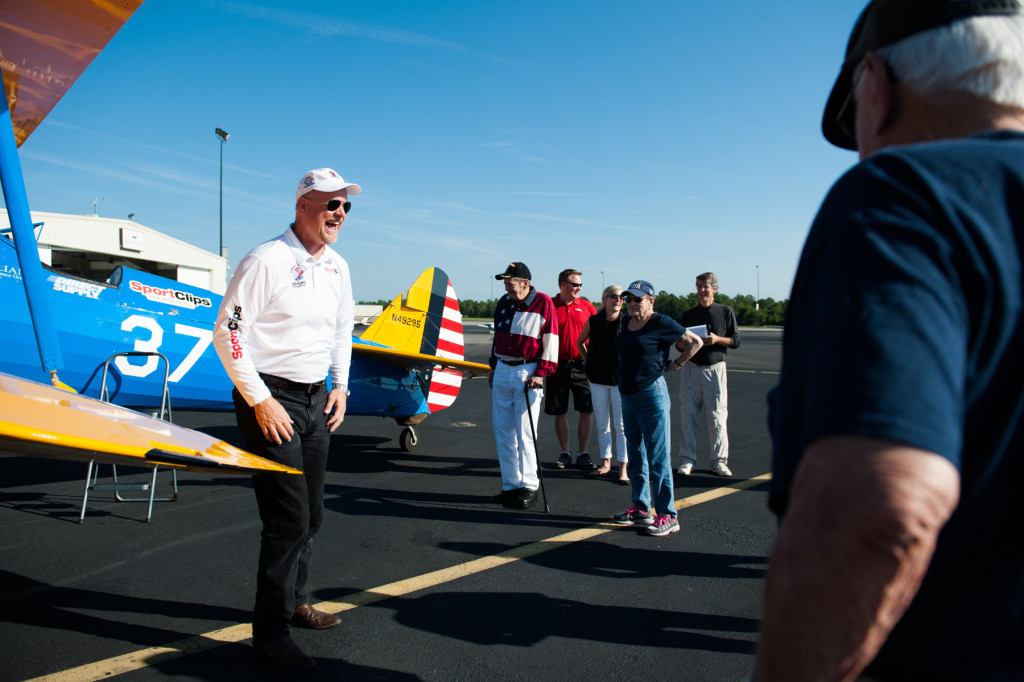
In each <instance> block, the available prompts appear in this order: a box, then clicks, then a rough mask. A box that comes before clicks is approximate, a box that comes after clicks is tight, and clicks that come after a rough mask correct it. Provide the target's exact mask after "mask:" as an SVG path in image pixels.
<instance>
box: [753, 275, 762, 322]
mask: <svg viewBox="0 0 1024 682" xmlns="http://www.w3.org/2000/svg"><path fill="white" fill-rule="evenodd" d="M754 270H755V271H757V300H756V301H754V310H755V311H757V323H758V324H761V266H760V265H755V266H754Z"/></svg>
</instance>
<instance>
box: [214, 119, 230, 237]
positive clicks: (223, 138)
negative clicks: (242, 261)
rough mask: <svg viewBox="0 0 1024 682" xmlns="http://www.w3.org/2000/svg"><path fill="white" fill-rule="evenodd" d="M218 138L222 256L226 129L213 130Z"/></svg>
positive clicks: (218, 127)
mask: <svg viewBox="0 0 1024 682" xmlns="http://www.w3.org/2000/svg"><path fill="white" fill-rule="evenodd" d="M214 133H215V134H216V135H217V137H219V138H220V252H219V253H220V255H221V256H222V257H223V256H224V143H225V142H227V141H228V133H227V131H226V130H224V129H222V128H221V127H220V126H217V130H215V131H214Z"/></svg>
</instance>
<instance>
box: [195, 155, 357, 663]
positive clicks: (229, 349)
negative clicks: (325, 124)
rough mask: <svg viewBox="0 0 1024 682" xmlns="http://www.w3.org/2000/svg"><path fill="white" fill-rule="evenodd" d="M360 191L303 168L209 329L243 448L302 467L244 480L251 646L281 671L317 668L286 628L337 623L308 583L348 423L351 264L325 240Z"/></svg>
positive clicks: (330, 174)
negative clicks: (336, 446) (289, 218)
mask: <svg viewBox="0 0 1024 682" xmlns="http://www.w3.org/2000/svg"><path fill="white" fill-rule="evenodd" d="M360 191H361V190H360V187H359V185H356V184H353V183H350V182H345V180H344V178H342V177H341V176H340V175H338V174H337V173H336V172H334V171H333V170H331V169H330V168H318V169H316V170H311V171H309V172H308V173H306V174H305V175H304V176H303V178H302V180H301V181H300V182H299V188H298V191H297V192H296V193H295V222H294V223H292V225H291V227H289V228H288V229H287V230H286V231H285V232H284V234H282V235H281V236H279V237H276V238H274V239H271V240H270V241H268V242H264V243H263V244H260V245H259V246H257V247H256V248H254V249H253V250H252V251H250V252H249V253H248V254H247V255H246V256H245V258H243V259H242V261H241V262H240V263H239V264H238V268H237V270H236V271H235V275H234V277H232V278H231V282H230V283H229V284H228V290H227V293H225V294H224V301H223V303H222V305H221V308H220V312H219V314H218V316H217V326H216V329H215V330H214V338H213V342H214V346H215V348H216V349H217V354H218V355H219V356H220V359H221V362H223V363H224V368H225V369H226V370H227V373H228V376H230V377H231V381H232V382H233V383H234V385H235V389H234V391H233V392H232V393H233V397H234V402H235V415H236V418H237V419H238V427H239V429H240V430H241V431H242V436H243V438H244V440H245V446H246V449H248V450H250V451H252V452H253V453H255V454H258V455H260V456H262V457H266V458H267V459H271V460H273V461H275V462H280V463H282V464H287V465H289V466H292V467H295V468H296V469H301V470H302V472H303V474H302V475H301V476H298V475H291V474H272V475H260V476H254V477H253V488H254V489H255V492H256V503H257V505H258V507H259V510H260V519H261V520H262V522H263V533H262V544H261V546H260V558H259V568H258V571H257V577H256V605H255V608H254V610H253V626H252V631H253V647H254V649H255V651H256V653H257V654H258V655H260V656H261V657H262V658H263V659H264V660H265V661H267V662H269V663H270V664H271V665H273V666H275V667H278V668H282V669H285V670H292V671H297V670H304V669H306V668H309V667H312V666H313V665H314V664H315V661H314V660H313V659H312V658H311V657H309V656H308V655H306V653H305V652H304V651H302V649H300V648H299V647H298V645H296V644H295V642H294V641H292V638H291V628H290V626H296V627H306V628H316V629H321V628H329V627H333V626H335V625H337V624H338V623H339V622H340V621H339V619H338V618H337V617H336V616H334V615H333V614H329V613H324V612H323V611H318V610H316V609H314V608H313V607H312V606H311V605H310V603H309V600H308V594H307V591H306V581H307V578H308V576H309V563H310V555H311V550H312V541H313V537H314V536H315V535H316V533H317V530H319V528H320V524H321V521H322V520H323V493H324V471H325V468H326V464H327V450H328V445H329V444H330V434H331V433H332V432H333V431H334V430H335V429H337V428H338V426H339V425H340V424H341V422H342V421H343V420H344V418H345V406H346V402H347V397H348V388H347V385H348V373H349V363H350V360H351V356H352V324H353V316H352V285H351V281H350V280H349V271H348V264H347V263H346V262H345V260H344V259H343V258H342V257H341V256H339V255H338V254H337V253H335V252H334V251H333V250H332V249H331V248H330V247H329V246H328V245H329V244H333V243H334V242H335V241H337V239H338V231H339V230H340V229H341V226H342V224H344V222H345V218H346V217H347V216H348V212H349V209H350V208H351V203H350V202H349V200H348V198H349V196H355V195H357V194H359V192H360ZM328 373H330V378H331V390H330V392H328V391H327V388H326V385H325V381H324V379H325V377H326V376H327V375H328Z"/></svg>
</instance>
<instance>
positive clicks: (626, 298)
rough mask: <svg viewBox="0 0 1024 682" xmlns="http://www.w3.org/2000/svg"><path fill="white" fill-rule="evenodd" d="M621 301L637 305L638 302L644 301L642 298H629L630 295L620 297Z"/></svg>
mask: <svg viewBox="0 0 1024 682" xmlns="http://www.w3.org/2000/svg"><path fill="white" fill-rule="evenodd" d="M622 299H623V300H624V301H625V302H626V303H639V302H640V301H642V300H644V297H643V296H640V297H637V296H631V295H630V294H623V295H622Z"/></svg>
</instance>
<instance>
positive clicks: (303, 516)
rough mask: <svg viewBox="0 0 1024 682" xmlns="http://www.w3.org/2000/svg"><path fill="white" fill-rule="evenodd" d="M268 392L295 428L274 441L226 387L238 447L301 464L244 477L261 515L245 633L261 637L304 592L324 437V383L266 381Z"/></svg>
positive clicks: (318, 506)
mask: <svg viewBox="0 0 1024 682" xmlns="http://www.w3.org/2000/svg"><path fill="white" fill-rule="evenodd" d="M270 392H271V394H272V395H273V396H274V398H276V399H277V401H278V402H279V403H281V406H282V407H284V409H285V411H286V412H287V413H288V416H289V417H291V418H292V421H293V424H292V428H293V429H294V430H295V434H294V435H293V436H292V439H291V441H290V442H287V441H286V442H282V443H281V445H277V444H275V443H273V442H271V441H269V440H267V438H266V436H264V435H263V432H262V431H261V430H260V426H259V423H257V421H256V413H255V411H254V410H253V408H251V407H249V405H248V404H247V403H246V402H245V398H243V397H242V396H241V395H240V394H239V393H238V391H233V398H234V401H235V416H236V418H237V419H238V428H239V429H241V431H242V437H243V438H244V439H245V447H246V449H247V450H249V451H250V452H252V453H253V454H255V455H259V456H260V457H266V458H267V459H270V460H273V461H275V462H279V463H281V464H287V465H288V466H292V467H295V468H296V469H301V470H302V471H303V475H301V476H299V475H296V474H260V475H257V476H253V479H252V481H253V488H254V489H255V491H256V503H257V505H258V506H259V510H260V519H261V520H262V521H263V533H262V536H261V538H262V542H261V545H260V559H259V568H258V570H257V574H256V606H255V608H254V609H253V623H252V634H253V639H254V640H259V641H263V642H269V641H273V640H275V639H280V638H282V637H285V636H287V635H288V634H289V633H290V632H291V628H290V627H289V625H288V621H289V620H290V619H291V616H292V612H293V611H294V610H295V607H296V606H297V605H299V604H303V603H305V602H306V601H307V600H308V599H307V592H306V581H307V579H308V577H309V562H310V555H311V553H312V547H313V537H314V536H315V535H316V533H317V531H318V530H319V529H320V525H321V523H322V522H323V516H324V504H323V502H324V472H325V469H326V467H327V449H328V446H329V445H330V437H331V434H330V431H328V429H327V415H325V414H324V408H325V407H326V406H327V390H326V389H325V388H323V387H321V388H320V390H319V392H317V393H314V394H312V395H307V394H305V393H303V392H299V391H290V390H288V389H281V388H273V387H271V389H270Z"/></svg>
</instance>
